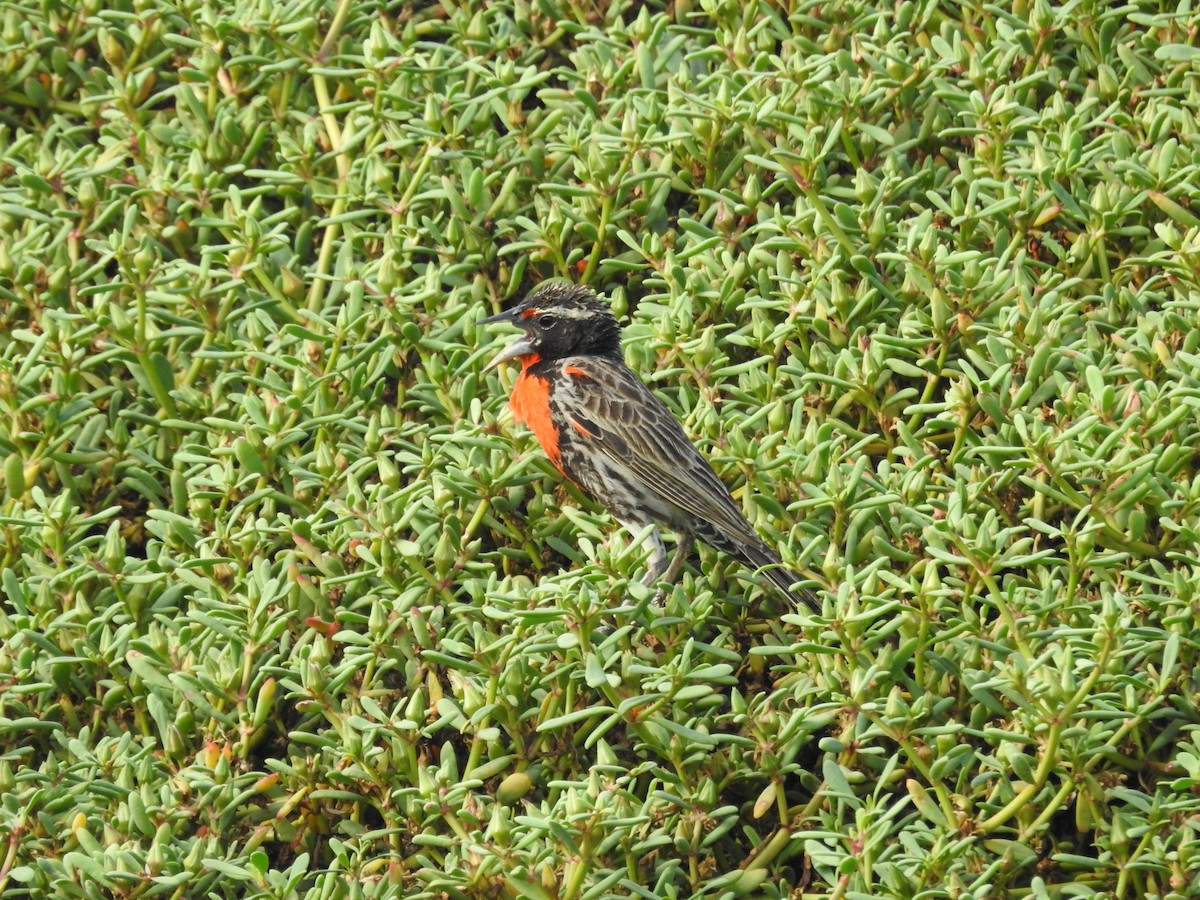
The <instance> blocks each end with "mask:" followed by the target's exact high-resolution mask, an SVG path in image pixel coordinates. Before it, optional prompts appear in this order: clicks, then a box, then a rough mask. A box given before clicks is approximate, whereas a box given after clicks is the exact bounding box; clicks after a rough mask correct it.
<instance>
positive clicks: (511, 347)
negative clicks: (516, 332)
mask: <svg viewBox="0 0 1200 900" xmlns="http://www.w3.org/2000/svg"><path fill="white" fill-rule="evenodd" d="M500 322H507V323H508V324H510V325H515V324H516V323H515V322H514V321H513V314H512V310H511V309H508V310H505V311H504V312H502V313H497V314H496V315H494V316H488V317H487V318H486V319H480V320H479V321H478V322H476V323H475V324H476V325H496V324H499V323H500ZM533 352H534V351H533V344H531V343H530V342H529V336H528V335H521V336H520V337H519V338H517V339H516V340H514V341H513V342H512V343H510V344H508V345H507V346H506V347H505V348H504V349H503V350H501V351H500V352H499V353H497V354H496V355H495V356H494V357H492V361H491V362H489V363H488V364H487V365H486V366H484V367H483V371H485V372H487V371H488V370H489V369H494V368H496V366H498V365H500V364H501V363H506V362H508V361H509V360H510V359H519V358H520V357H522V356H528V355H529V354H530V353H533Z"/></svg>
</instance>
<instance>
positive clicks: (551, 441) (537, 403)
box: [509, 353, 565, 474]
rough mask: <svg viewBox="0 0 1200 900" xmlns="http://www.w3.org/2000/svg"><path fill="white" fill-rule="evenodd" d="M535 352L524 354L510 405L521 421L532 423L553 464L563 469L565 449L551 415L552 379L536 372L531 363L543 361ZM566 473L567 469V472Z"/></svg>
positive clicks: (533, 430)
mask: <svg viewBox="0 0 1200 900" xmlns="http://www.w3.org/2000/svg"><path fill="white" fill-rule="evenodd" d="M541 359H542V358H541V357H540V356H538V355H537V354H536V353H533V354H530V355H529V356H523V357H521V374H520V375H519V376H517V383H516V384H514V385H513V392H512V398H511V399H510V400H509V406H511V407H512V411H513V415H514V416H515V417H516V418H517V420H518V421H520V422H524V423H525V424H526V425H528V426H529V429H530V431H532V432H533V436H534V437H536V438H537V439H538V443H539V444H541V445H542V449H543V450H545V451H546V456H548V457H549V458H550V462H552V463H554V467H555V468H556V469H558V471H560V472H562V471H563V467H562V450H561V449H560V448H559V446H558V426H557V425H555V424H554V419H553V418H551V416H550V381H549V379H547V378H546V377H545V376H543V375H535V374H533V373H532V372H530V371H529V369H530V367H532V366H534V365H536V364H537V363H539V362H541ZM564 474H565V473H564Z"/></svg>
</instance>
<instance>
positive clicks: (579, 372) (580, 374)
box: [563, 366, 592, 378]
mask: <svg viewBox="0 0 1200 900" xmlns="http://www.w3.org/2000/svg"><path fill="white" fill-rule="evenodd" d="M563 374H564V375H574V376H576V377H577V378H591V377H592V376H591V374H590V373H588V372H585V371H584V370H583V369H581V368H579V366H563Z"/></svg>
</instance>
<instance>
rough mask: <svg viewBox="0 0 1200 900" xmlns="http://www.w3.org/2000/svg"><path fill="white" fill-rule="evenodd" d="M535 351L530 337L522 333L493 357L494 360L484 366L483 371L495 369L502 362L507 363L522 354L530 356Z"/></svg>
mask: <svg viewBox="0 0 1200 900" xmlns="http://www.w3.org/2000/svg"><path fill="white" fill-rule="evenodd" d="M530 353H533V344H531V343H530V342H529V338H527V337H525V336H524V335H522V336H521V337H519V338H517V339H516V340H515V341H513V342H512V343H511V344H509V345H508V346H507V347H505V348H504V349H503V350H501V351H500V352H499V353H497V354H496V355H495V356H493V357H492V361H491V362H490V363H488V364H487V365H486V366H484V367H483V371H485V372H486V371H488V370H489V369H494V368H496V366H498V365H500V364H501V363H506V362H508V361H509V360H510V359H519V358H520V357H522V356H528V355H529V354H530Z"/></svg>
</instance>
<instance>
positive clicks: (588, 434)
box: [567, 416, 596, 440]
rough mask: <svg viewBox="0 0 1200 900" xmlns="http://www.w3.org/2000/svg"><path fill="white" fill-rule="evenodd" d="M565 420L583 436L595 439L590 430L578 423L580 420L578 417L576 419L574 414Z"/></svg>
mask: <svg viewBox="0 0 1200 900" xmlns="http://www.w3.org/2000/svg"><path fill="white" fill-rule="evenodd" d="M567 421H568V422H570V423H571V427H572V428H574V429H575V430H576V431H578V432H579V433H580V434H582V435H583V436H584V437H585V438H591V439H592V440H595V439H596V435H594V434H592V432H590V431H588V430H587V428H585V427H584V426H583V425H582V424H581V423H580V421H579V420H578V419H576V418H575V417H574V416H570V417H569V418H568V419H567Z"/></svg>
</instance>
